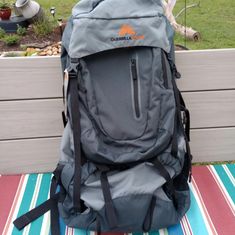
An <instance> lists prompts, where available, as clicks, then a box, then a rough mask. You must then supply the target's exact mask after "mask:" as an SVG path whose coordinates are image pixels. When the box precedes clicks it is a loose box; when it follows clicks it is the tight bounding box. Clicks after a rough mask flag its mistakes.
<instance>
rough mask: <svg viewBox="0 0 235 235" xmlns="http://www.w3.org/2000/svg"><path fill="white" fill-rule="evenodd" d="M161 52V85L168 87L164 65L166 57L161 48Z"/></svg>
mask: <svg viewBox="0 0 235 235" xmlns="http://www.w3.org/2000/svg"><path fill="white" fill-rule="evenodd" d="M161 54H162V72H163V85H164V87H165V88H166V89H168V88H169V87H168V80H167V67H166V58H165V55H164V52H163V50H161Z"/></svg>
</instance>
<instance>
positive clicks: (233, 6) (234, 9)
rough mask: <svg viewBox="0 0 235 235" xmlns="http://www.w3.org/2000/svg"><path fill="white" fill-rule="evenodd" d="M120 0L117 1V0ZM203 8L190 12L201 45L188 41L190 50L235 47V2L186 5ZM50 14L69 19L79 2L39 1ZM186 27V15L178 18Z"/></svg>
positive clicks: (181, 40)
mask: <svg viewBox="0 0 235 235" xmlns="http://www.w3.org/2000/svg"><path fill="white" fill-rule="evenodd" d="M117 1H118V0H117ZM199 1H200V7H196V8H190V9H188V10H187V26H191V27H193V28H194V29H195V30H197V31H199V32H200V33H201V36H202V39H201V41H199V42H191V41H187V42H186V46H187V47H188V48H190V49H208V48H232V47H234V48H235V0H202V1H201V0H187V4H188V5H190V4H192V3H198V2H199ZM38 2H39V3H40V4H41V5H42V6H43V7H44V9H45V10H47V11H48V12H49V9H50V7H52V6H54V7H56V9H57V13H56V17H57V18H60V17H61V18H63V19H66V18H68V16H69V15H70V14H71V9H72V7H73V6H74V5H75V4H76V3H77V2H78V0H66V1H64V0H38ZM183 7H184V0H177V4H176V7H175V11H174V12H175V13H178V12H179V11H180V10H181V9H182V8H183ZM177 20H178V22H179V23H181V24H184V14H182V15H181V16H180V17H179V18H178V19H177ZM175 42H176V43H178V44H181V45H184V38H183V37H181V36H180V35H176V38H175Z"/></svg>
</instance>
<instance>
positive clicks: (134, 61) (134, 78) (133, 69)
mask: <svg viewBox="0 0 235 235" xmlns="http://www.w3.org/2000/svg"><path fill="white" fill-rule="evenodd" d="M131 70H132V78H133V80H137V70H136V59H131Z"/></svg>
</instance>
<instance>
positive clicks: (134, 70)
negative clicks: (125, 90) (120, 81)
mask: <svg viewBox="0 0 235 235" xmlns="http://www.w3.org/2000/svg"><path fill="white" fill-rule="evenodd" d="M131 73H132V81H133V96H134V105H135V114H136V117H137V118H139V117H140V107H139V94H138V93H139V92H138V90H139V84H138V74H137V67H136V59H131Z"/></svg>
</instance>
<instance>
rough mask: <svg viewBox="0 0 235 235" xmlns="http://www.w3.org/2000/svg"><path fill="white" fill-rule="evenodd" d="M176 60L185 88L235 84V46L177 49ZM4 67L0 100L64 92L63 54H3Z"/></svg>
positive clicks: (224, 87) (181, 82) (201, 88)
mask: <svg viewBox="0 0 235 235" xmlns="http://www.w3.org/2000/svg"><path fill="white" fill-rule="evenodd" d="M176 64H177V66H178V69H179V71H180V72H181V74H182V79H180V80H178V85H179V87H180V89H181V90H182V91H194V90H199V91H200V90H218V89H232V88H235V73H234V67H235V49H229V50H203V51H186V52H176ZM0 71H1V76H0V100H11V99H32V98H41V97H48V98H55V97H61V96H62V90H61V87H62V73H61V65H60V58H59V57H33V58H1V59H0ZM16 87H17V89H16Z"/></svg>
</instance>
